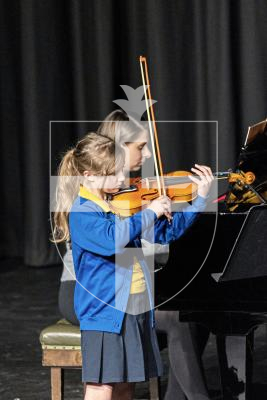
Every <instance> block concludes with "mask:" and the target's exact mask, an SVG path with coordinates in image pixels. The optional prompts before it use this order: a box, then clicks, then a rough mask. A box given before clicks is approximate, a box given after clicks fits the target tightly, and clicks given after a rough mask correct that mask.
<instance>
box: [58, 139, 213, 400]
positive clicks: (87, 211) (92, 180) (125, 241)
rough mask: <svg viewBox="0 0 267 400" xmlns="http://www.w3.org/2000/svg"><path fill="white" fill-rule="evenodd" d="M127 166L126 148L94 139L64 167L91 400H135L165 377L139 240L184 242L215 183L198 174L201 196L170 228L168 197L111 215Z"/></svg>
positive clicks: (63, 199) (65, 226)
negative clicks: (139, 386) (139, 385)
mask: <svg viewBox="0 0 267 400" xmlns="http://www.w3.org/2000/svg"><path fill="white" fill-rule="evenodd" d="M124 163H125V159H124V152H123V150H122V148H121V147H119V146H116V144H115V142H114V141H113V140H112V139H109V138H107V137H104V136H102V135H99V134H93V133H91V134H88V135H87V136H86V137H85V138H84V139H82V140H81V141H79V142H78V143H77V145H76V147H75V148H74V149H72V150H70V151H69V152H67V153H66V155H65V156H64V158H63V160H62V162H61V165H60V169H59V175H60V176H62V177H64V179H62V180H59V182H60V183H59V190H58V196H57V200H58V207H57V211H56V212H55V215H54V222H55V240H57V241H65V240H68V239H71V243H72V251H73V260H74V266H75V273H76V277H77V283H76V288H75V300H74V302H75V312H76V314H77V317H78V319H79V322H80V328H81V332H82V356H83V381H84V382H86V394H85V399H86V400H91V399H94V400H108V399H132V396H133V388H134V383H135V382H138V381H145V380H148V379H149V378H151V377H154V376H159V375H161V373H162V366H161V360H160V354H159V349H158V344H157V338H156V334H155V325H154V312H153V299H152V296H151V279H150V275H149V271H148V268H147V265H146V263H145V260H144V257H143V255H142V251H141V241H140V238H141V236H142V237H144V238H146V239H148V240H149V241H151V242H158V243H162V244H166V243H169V242H170V241H173V240H176V239H177V238H178V237H180V236H181V235H182V234H183V232H184V231H185V230H186V229H187V228H188V226H189V225H191V224H192V222H193V220H194V218H195V216H196V213H197V212H198V211H201V210H203V209H204V208H205V199H204V197H206V195H207V193H208V190H209V185H210V182H211V178H209V179H208V178H206V181H205V180H204V178H203V177H202V176H201V173H200V172H199V176H201V178H200V179H201V180H200V179H199V180H197V178H194V179H195V180H196V181H197V182H198V183H199V186H200V195H199V197H198V198H197V200H196V201H195V202H194V203H193V204H192V206H188V207H187V209H186V210H184V212H179V213H174V214H173V219H172V223H171V224H169V222H168V221H167V219H166V218H165V217H164V214H165V215H166V213H167V214H169V213H170V212H171V203H170V200H169V198H168V197H166V196H161V197H160V198H158V199H156V200H154V201H152V202H151V203H150V205H149V206H148V207H147V208H146V209H145V210H143V211H140V212H139V213H136V214H135V215H133V216H132V217H129V218H125V219H124V220H121V219H119V218H118V217H117V216H116V215H115V214H113V213H112V210H111V209H110V207H109V203H108V202H107V201H106V194H107V193H114V192H116V191H118V188H119V186H121V184H122V182H123V180H124V174H123V168H124ZM75 176H77V177H78V178H77V182H76V184H72V185H70V182H68V177H70V178H73V177H75ZM80 182H82V186H81V188H80V191H79V194H78V197H77V198H76V199H75V200H74V195H75V190H77V191H78V186H79V185H78V184H79V183H80ZM201 182H202V184H201ZM204 182H206V183H204ZM70 187H71V190H69V188H70ZM73 200H74V202H73V204H72V206H71V207H69V208H68V207H66V205H70V204H71V202H72V201H73ZM63 205H64V208H62V206H63ZM62 209H64V211H62ZM128 250H129V251H128ZM133 270H135V271H136V275H135V276H136V277H138V279H137V280H135V281H133ZM140 310H142V312H140Z"/></svg>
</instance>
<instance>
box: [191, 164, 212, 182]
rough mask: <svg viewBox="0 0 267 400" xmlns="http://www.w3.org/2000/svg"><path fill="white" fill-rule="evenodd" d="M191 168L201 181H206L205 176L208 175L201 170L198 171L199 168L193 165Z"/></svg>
mask: <svg viewBox="0 0 267 400" xmlns="http://www.w3.org/2000/svg"><path fill="white" fill-rule="evenodd" d="M191 170H192V171H193V172H194V173H195V174H196V175H198V176H199V177H200V179H201V181H203V182H207V176H208V175H206V174H205V173H204V172H202V171H200V170H198V169H196V168H194V167H192V168H191ZM190 176H192V175H189V177H190Z"/></svg>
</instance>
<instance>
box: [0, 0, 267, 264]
mask: <svg viewBox="0 0 267 400" xmlns="http://www.w3.org/2000/svg"><path fill="white" fill-rule="evenodd" d="M0 4H1V9H0V27H1V28H0V29H1V35H0V52H1V67H0V84H1V90H0V117H1V121H0V123H1V137H0V143H1V161H0V163H1V165H0V174H1V182H2V190H1V217H0V218H1V219H0V226H1V229H0V244H1V248H0V257H10V256H19V257H22V258H23V261H24V263H25V264H28V265H32V266H42V265H50V264H54V263H55V262H57V261H58V256H57V252H56V250H55V248H54V246H53V245H52V244H51V243H49V232H50V224H49V218H50V216H49V121H51V120H63V121H64V120H72V121H73V120H90V121H91V120H102V119H103V118H105V116H106V115H107V114H108V113H109V112H110V111H112V110H113V109H114V108H115V104H113V103H112V101H113V100H115V99H118V98H125V95H124V93H123V91H122V89H121V88H120V86H119V85H121V84H126V85H129V86H132V87H134V88H136V87H138V86H140V85H141V76H140V70H139V64H138V57H139V55H140V54H142V55H146V57H147V60H148V66H149V72H150V80H151V86H152V87H151V90H152V96H153V98H154V99H156V100H157V101H158V103H157V104H156V105H155V114H156V118H157V119H158V120H171V121H173V120H193V121H194V120H217V121H218V127H219V143H218V145H219V146H218V150H219V160H218V165H216V162H215V158H214V136H213V135H212V134H210V132H209V128H208V126H207V124H206V126H205V125H203V124H191V125H187V124H181V125H180V128H179V129H175V130H173V129H169V128H166V126H165V128H162V130H160V132H159V135H160V144H161V151H162V158H163V162H164V168H165V170H173V169H176V170H177V169H185V168H188V167H189V166H190V165H191V163H192V162H198V163H208V164H210V165H211V166H212V167H213V169H216V167H218V168H219V170H225V169H228V168H231V167H234V165H235V162H236V159H237V156H238V153H239V150H240V147H241V145H242V143H243V142H244V139H245V136H246V131H247V127H248V125H252V124H254V123H256V122H259V121H260V120H263V119H264V118H266V114H267V113H266V100H267V92H266V83H267V82H266V81H267V54H266V49H267V3H266V0H239V1H238V0H232V1H231V0H218V1H215V0H191V1H190V0H176V1H174V0H169V1H164V0H161V1H160V0H154V1H152V0H142V1H140V0H126V1H125V0H124V1H120V0H116V1H110V0H96V1H93V0H92V1H90V0H87V1H85V0H78V1H77V0H65V1H52V0H47V1H41V0H23V1H15V0H13V1H5V0H2V1H1V3H0ZM74 125H75V124H69V123H68V124H66V123H65V124H64V123H62V124H61V125H60V126H58V127H57V129H55V131H54V132H52V134H53V146H54V147H53V154H52V169H53V165H56V163H57V160H58V159H59V153H60V152H62V151H64V150H65V149H66V148H68V147H69V146H70V145H71V144H72V143H74V142H75V140H76V138H77V135H82V134H83V133H84V132H82V130H81V129H80V128H79V129H77V127H74ZM209 126H210V125H209ZM213 128H214V127H213ZM212 132H214V131H212ZM206 133H209V134H206Z"/></svg>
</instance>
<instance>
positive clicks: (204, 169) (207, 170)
mask: <svg viewBox="0 0 267 400" xmlns="http://www.w3.org/2000/svg"><path fill="white" fill-rule="evenodd" d="M195 166H196V167H197V168H198V169H200V170H201V171H202V172H203V173H204V174H205V175H206V176H211V177H212V178H213V179H214V177H213V173H212V170H211V168H210V167H208V166H207V165H199V164H195Z"/></svg>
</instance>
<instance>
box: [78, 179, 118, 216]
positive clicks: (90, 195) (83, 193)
mask: <svg viewBox="0 0 267 400" xmlns="http://www.w3.org/2000/svg"><path fill="white" fill-rule="evenodd" d="M79 196H81V197H83V198H84V199H87V200H91V201H93V202H94V203H95V204H97V205H98V206H99V207H101V208H102V209H103V210H104V211H105V212H110V211H111V209H110V208H109V206H108V205H107V203H105V202H104V200H101V199H100V198H99V197H97V196H96V195H95V194H93V193H91V192H90V191H89V190H88V189H86V187H84V186H83V185H81V186H80V191H79Z"/></svg>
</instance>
